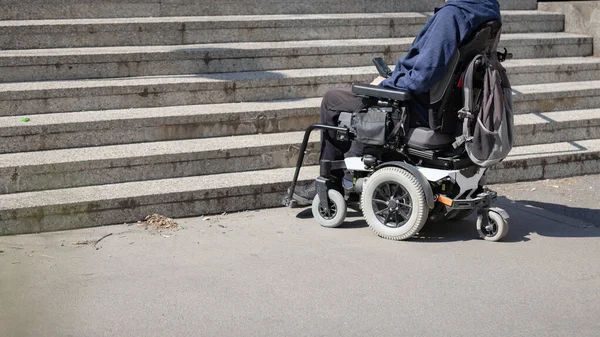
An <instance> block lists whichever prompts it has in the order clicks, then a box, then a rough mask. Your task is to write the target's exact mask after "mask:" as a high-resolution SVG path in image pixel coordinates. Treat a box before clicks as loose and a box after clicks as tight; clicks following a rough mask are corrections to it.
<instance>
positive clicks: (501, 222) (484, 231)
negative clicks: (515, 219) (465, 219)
mask: <svg viewBox="0 0 600 337" xmlns="http://www.w3.org/2000/svg"><path fill="white" fill-rule="evenodd" d="M484 216H485V215H479V216H478V217H477V231H478V232H479V236H481V238H482V239H484V240H486V241H492V242H498V241H500V240H502V239H504V238H505V237H506V235H507V234H508V229H509V226H508V220H507V219H505V218H504V217H503V216H502V215H500V214H499V213H497V212H494V211H491V210H490V211H488V212H487V217H488V224H487V226H484V224H483V217H484Z"/></svg>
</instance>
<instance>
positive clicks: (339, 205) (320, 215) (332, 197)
mask: <svg viewBox="0 0 600 337" xmlns="http://www.w3.org/2000/svg"><path fill="white" fill-rule="evenodd" d="M327 195H328V196H329V210H327V209H325V207H321V199H320V198H319V195H317V196H316V197H315V199H314V200H313V203H312V213H313V216H314V217H315V219H316V220H317V222H318V223H319V224H320V225H321V226H323V227H327V228H337V227H339V226H341V225H342V224H343V223H344V221H345V220H346V214H347V212H348V206H347V205H346V200H345V199H344V196H343V195H342V194H341V193H340V192H338V191H336V190H329V191H328V192H327Z"/></svg>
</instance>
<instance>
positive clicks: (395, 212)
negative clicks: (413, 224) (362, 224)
mask: <svg viewBox="0 0 600 337" xmlns="http://www.w3.org/2000/svg"><path fill="white" fill-rule="evenodd" d="M373 209H374V210H375V215H376V216H377V217H378V219H379V220H380V221H381V222H382V223H383V224H384V225H385V226H387V227H390V228H400V227H402V226H404V225H405V224H406V223H407V222H408V220H409V219H410V215H411V214H412V199H411V197H410V194H409V193H408V192H407V191H406V190H405V189H404V187H403V186H402V185H400V184H397V183H395V182H385V183H382V184H380V185H379V186H378V187H377V188H376V189H375V192H374V194H373Z"/></svg>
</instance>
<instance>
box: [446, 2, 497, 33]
mask: <svg viewBox="0 0 600 337" xmlns="http://www.w3.org/2000/svg"><path fill="white" fill-rule="evenodd" d="M446 6H454V7H458V8H460V9H461V10H462V11H463V13H464V14H465V17H466V18H467V20H468V21H469V22H471V23H472V24H473V26H475V27H477V26H479V25H480V24H483V22H478V20H477V18H490V17H494V18H498V19H500V17H499V15H498V13H500V4H499V3H498V1H496V0H449V1H448V2H446V3H445V4H444V5H443V6H442V7H440V8H444V7H446Z"/></svg>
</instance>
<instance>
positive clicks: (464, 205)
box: [438, 191, 498, 210]
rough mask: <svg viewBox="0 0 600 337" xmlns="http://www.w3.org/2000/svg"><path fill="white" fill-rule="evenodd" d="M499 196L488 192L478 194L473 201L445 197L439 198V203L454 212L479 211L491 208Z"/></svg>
mask: <svg viewBox="0 0 600 337" xmlns="http://www.w3.org/2000/svg"><path fill="white" fill-rule="evenodd" d="M497 196H498V193H496V192H494V191H486V192H483V193H481V194H478V195H477V197H476V198H473V199H450V198H447V197H444V196H438V201H439V202H441V203H443V204H444V205H446V206H448V207H449V208H450V209H452V210H461V209H479V208H489V207H490V205H491V204H492V202H493V201H494V200H495V199H496V197H497Z"/></svg>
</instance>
